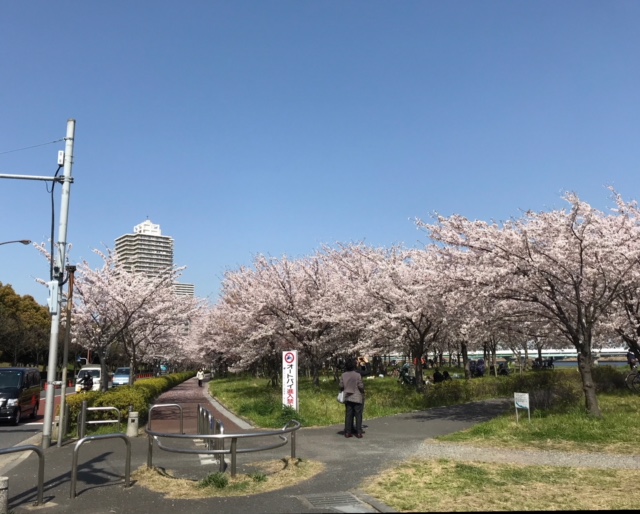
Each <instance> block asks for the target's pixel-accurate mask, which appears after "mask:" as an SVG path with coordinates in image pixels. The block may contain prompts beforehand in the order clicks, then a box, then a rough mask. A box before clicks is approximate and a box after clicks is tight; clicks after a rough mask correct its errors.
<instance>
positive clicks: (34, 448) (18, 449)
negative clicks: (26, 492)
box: [0, 444, 44, 505]
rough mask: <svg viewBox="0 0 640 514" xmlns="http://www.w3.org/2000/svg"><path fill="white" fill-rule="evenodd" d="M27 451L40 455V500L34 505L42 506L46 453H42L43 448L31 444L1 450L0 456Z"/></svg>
mask: <svg viewBox="0 0 640 514" xmlns="http://www.w3.org/2000/svg"><path fill="white" fill-rule="evenodd" d="M27 451H32V452H36V453H37V454H38V499H37V500H36V502H35V503H34V505H42V503H43V497H44V452H43V451H42V448H40V447H39V446H33V445H30V444H28V445H25V446H14V447H13V448H6V449H2V450H0V455H7V454H8V453H18V452H27Z"/></svg>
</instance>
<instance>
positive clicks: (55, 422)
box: [51, 416, 60, 441]
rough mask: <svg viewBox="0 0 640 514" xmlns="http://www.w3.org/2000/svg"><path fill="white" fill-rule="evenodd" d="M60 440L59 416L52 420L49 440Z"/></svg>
mask: <svg viewBox="0 0 640 514" xmlns="http://www.w3.org/2000/svg"><path fill="white" fill-rule="evenodd" d="M59 438H60V416H56V417H55V418H54V420H53V428H52V430H51V439H52V440H53V439H55V440H56V441H58V440H59Z"/></svg>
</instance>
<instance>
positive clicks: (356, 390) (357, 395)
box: [340, 371, 364, 403]
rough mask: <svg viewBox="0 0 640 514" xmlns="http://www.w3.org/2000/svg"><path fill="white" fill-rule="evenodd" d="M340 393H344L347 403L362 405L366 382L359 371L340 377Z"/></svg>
mask: <svg viewBox="0 0 640 514" xmlns="http://www.w3.org/2000/svg"><path fill="white" fill-rule="evenodd" d="M340 391H344V400H345V401H346V402H353V403H362V400H363V399H364V382H363V381H362V377H361V376H360V373H358V372H357V371H346V372H344V373H343V374H342V376H341V377H340Z"/></svg>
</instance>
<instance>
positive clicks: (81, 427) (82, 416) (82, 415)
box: [78, 401, 121, 438]
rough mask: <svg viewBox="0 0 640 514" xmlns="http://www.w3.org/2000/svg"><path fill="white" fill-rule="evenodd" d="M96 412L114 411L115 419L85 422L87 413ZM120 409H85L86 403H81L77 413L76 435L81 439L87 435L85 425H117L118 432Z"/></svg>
mask: <svg viewBox="0 0 640 514" xmlns="http://www.w3.org/2000/svg"><path fill="white" fill-rule="evenodd" d="M97 411H115V413H116V416H117V417H116V419H96V420H92V421H88V420H87V416H88V413H89V412H97ZM120 416H121V414H120V409H118V408H116V407H87V402H86V401H84V402H82V408H81V410H80V412H79V413H78V435H79V436H80V437H81V438H82V437H84V436H85V435H86V433H87V425H104V424H109V423H113V424H115V423H117V424H118V431H120Z"/></svg>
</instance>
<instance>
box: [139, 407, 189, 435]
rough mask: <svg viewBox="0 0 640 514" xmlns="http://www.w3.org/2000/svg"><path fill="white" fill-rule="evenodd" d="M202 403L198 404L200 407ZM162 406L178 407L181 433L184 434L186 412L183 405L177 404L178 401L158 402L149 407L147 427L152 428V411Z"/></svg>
mask: <svg viewBox="0 0 640 514" xmlns="http://www.w3.org/2000/svg"><path fill="white" fill-rule="evenodd" d="M199 406H200V405H198V407H199ZM162 407H177V408H178V410H179V411H180V433H181V434H183V433H184V413H183V412H182V406H181V405H179V404H177V403H156V404H155V405H152V406H151V408H150V409H149V421H148V422H147V429H148V430H151V413H152V412H153V411H154V410H155V409H159V408H162Z"/></svg>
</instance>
